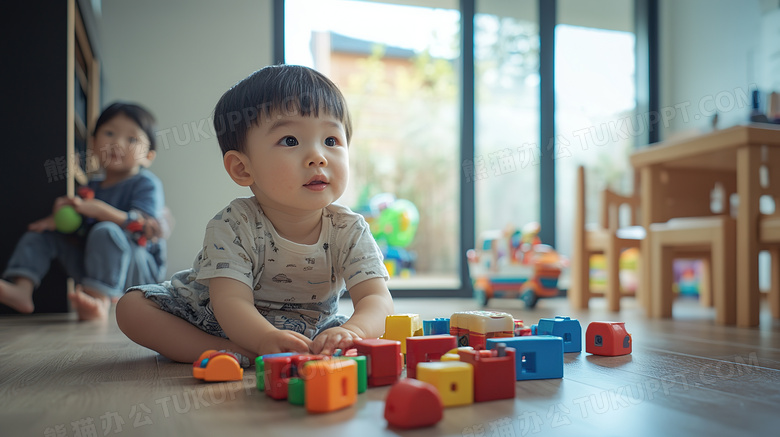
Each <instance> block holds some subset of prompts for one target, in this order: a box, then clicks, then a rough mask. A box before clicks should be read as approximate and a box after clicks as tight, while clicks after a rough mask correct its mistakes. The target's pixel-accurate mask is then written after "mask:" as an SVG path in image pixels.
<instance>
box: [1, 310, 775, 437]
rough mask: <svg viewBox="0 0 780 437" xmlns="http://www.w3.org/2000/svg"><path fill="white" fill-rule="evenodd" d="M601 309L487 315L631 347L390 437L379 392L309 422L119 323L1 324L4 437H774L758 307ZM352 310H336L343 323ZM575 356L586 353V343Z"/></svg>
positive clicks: (771, 369) (48, 318)
mask: <svg viewBox="0 0 780 437" xmlns="http://www.w3.org/2000/svg"><path fill="white" fill-rule="evenodd" d="M623 306H624V310H622V311H621V312H620V313H608V312H606V311H605V310H604V302H603V301H601V300H600V299H595V300H594V301H593V304H592V309H591V310H590V311H588V312H574V311H571V310H569V307H568V304H567V302H566V300H564V299H550V300H543V301H541V302H540V303H539V305H538V306H537V308H536V309H535V310H534V311H527V310H525V309H524V308H523V306H522V303H521V302H519V301H514V300H498V299H497V300H493V301H491V304H490V308H491V309H497V310H504V311H507V312H509V313H511V314H512V315H514V316H515V318H521V319H523V320H525V322H526V324H530V323H535V322H537V321H538V319H539V318H540V317H553V316H555V315H570V316H572V317H575V318H577V319H579V320H580V322H581V323H582V325H583V333H584V331H585V327H586V326H587V323H589V322H590V321H595V320H608V321H625V322H626V327H627V329H628V331H629V332H630V333H631V334H632V336H633V341H634V352H633V354H631V355H628V356H623V357H612V358H608V357H598V356H592V355H589V354H586V353H585V352H584V351H583V352H582V353H572V354H566V355H565V358H564V359H565V365H564V377H563V379H556V380H542V381H523V382H518V383H517V395H516V398H515V399H514V400H504V401H493V402H486V403H480V404H474V405H470V406H465V407H457V408H448V409H445V411H444V419H443V420H442V422H440V423H439V424H438V425H437V426H436V427H433V428H427V429H422V430H416V431H408V432H401V431H398V430H394V429H390V428H388V427H387V423H386V422H385V421H384V419H383V408H384V397H385V395H386V394H387V391H388V388H387V387H380V388H371V389H369V390H368V391H367V392H366V393H364V394H361V395H360V396H359V397H358V403H357V404H356V405H355V406H353V407H350V408H348V409H345V410H342V411H339V412H335V413H329V414H321V415H309V414H307V413H306V412H305V411H304V410H303V409H302V408H301V407H295V406H291V405H290V404H288V403H287V402H286V401H273V400H271V399H270V398H267V397H266V396H265V395H264V394H262V393H259V392H258V391H257V390H256V389H255V377H254V369H250V371H248V372H246V373H245V377H244V380H243V382H241V383H238V382H234V383H203V382H201V381H199V380H196V379H194V378H192V376H191V365H190V364H179V363H172V362H170V361H168V360H166V359H164V358H162V357H160V356H158V355H157V354H155V353H153V352H152V351H150V350H147V349H144V348H142V347H140V346H137V345H135V344H133V343H131V342H130V341H129V340H128V339H127V338H126V337H124V335H123V334H122V333H121V332H120V331H119V330H118V329H117V327H116V323H115V322H114V321H113V319H112V320H111V321H109V322H108V323H106V324H98V323H79V322H76V321H75V319H74V318H73V316H72V315H38V316H6V317H2V318H0V435H2V436H103V435H121V436H136V435H139V436H140V435H148V436H166V435H171V436H173V435H175V436H222V435H227V436H230V435H240V436H243V435H263V436H266V435H280V436H281V435H285V436H298V435H300V436H303V435H316V436H317V437H319V436H340V437H343V436H353V435H359V436H361V437H365V436H373V435H425V436H429V435H457V436H526V435H566V436H600V437H601V436H627V435H631V436H645V435H646V436H651V435H653V436H657V435H670V436H689V435H690V436H700V435H707V436H729V437H733V436H742V435H764V436H772V435H775V436H776V435H779V433H780V431H778V430H780V321H778V320H773V319H771V317H770V316H769V313H768V310H767V309H763V311H762V319H761V325H760V327H758V328H753V329H742V328H735V327H723V326H716V325H714V324H713V322H712V320H713V318H714V314H713V311H712V310H711V309H708V308H702V307H700V306H699V305H698V303H697V302H696V301H692V300H678V301H677V302H676V303H675V307H674V315H675V318H674V319H671V320H648V319H647V318H646V317H645V316H644V312H643V311H642V310H641V309H639V308H637V306H636V302H635V301H634V300H633V299H630V298H624V300H623ZM471 309H478V307H477V306H476V303H475V302H474V301H472V300H467V299H442V300H437V299H397V300H396V312H397V313H417V314H420V315H421V316H422V317H423V318H433V317H449V315H450V314H452V313H453V312H455V311H464V310H471ZM350 311H351V307H350V305H349V302H345V303H343V304H342V312H344V313H345V314H349V313H350ZM583 349H584V348H583Z"/></svg>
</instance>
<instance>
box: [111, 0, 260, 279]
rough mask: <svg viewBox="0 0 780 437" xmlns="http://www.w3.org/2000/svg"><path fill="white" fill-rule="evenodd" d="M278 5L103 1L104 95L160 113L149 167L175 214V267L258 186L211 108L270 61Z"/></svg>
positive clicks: (244, 0)
mask: <svg viewBox="0 0 780 437" xmlns="http://www.w3.org/2000/svg"><path fill="white" fill-rule="evenodd" d="M271 12H272V7H271V1H270V0H262V1H258V0H227V1H219V2H216V1H211V0H165V1H156V0H133V1H127V0H104V1H103V3H102V18H100V20H99V22H100V34H101V55H102V68H103V77H104V83H103V85H104V87H103V101H104V103H106V104H107V103H109V102H111V101H113V100H116V99H123V100H132V101H137V102H139V103H141V104H143V105H145V106H146V107H148V108H149V109H150V110H151V111H152V112H153V113H154V114H155V115H156V117H157V120H158V129H159V131H158V138H157V140H158V155H157V159H156V160H155V162H154V164H153V165H152V167H151V170H152V171H153V172H154V173H155V174H157V175H158V176H159V177H160V179H161V180H162V182H163V184H164V186H165V195H166V200H167V202H166V203H167V204H168V207H169V208H170V209H171V211H172V213H173V215H174V218H175V219H176V225H175V228H174V232H173V235H172V236H171V239H170V240H169V245H168V248H169V252H168V261H169V266H168V273H169V274H170V273H173V272H176V271H179V270H182V269H184V268H187V267H189V266H191V265H192V261H193V259H194V258H195V255H196V254H197V252H198V250H199V249H200V246H201V243H202V241H203V233H204V229H205V225H206V223H207V222H208V220H209V219H211V217H213V216H214V214H215V213H216V212H217V211H218V210H219V209H221V208H222V207H224V206H225V205H227V204H228V202H230V200H232V199H233V198H235V197H240V196H249V195H251V193H250V192H249V190H248V189H246V188H242V187H239V186H237V185H236V184H235V183H234V182H233V181H232V180H231V179H230V178H229V177H228V176H227V173H226V172H225V170H224V168H223V167H222V154H221V152H220V150H219V146H218V145H217V140H216V137H215V136H214V134H213V127H212V125H211V114H212V111H213V109H214V105H215V104H216V103H217V100H218V99H219V97H220V96H221V95H222V93H224V92H225V91H226V90H227V89H228V88H229V87H230V86H231V85H233V84H234V83H235V82H237V81H238V80H240V79H242V78H244V77H246V76H247V75H248V74H249V73H251V72H252V71H254V70H257V69H258V68H261V67H263V66H265V65H268V64H270V63H272V44H273V42H272V36H271V35H272V26H271V24H272V17H271V15H272V14H271ZM193 126H194V129H193ZM199 127H200V129H202V131H205V135H204V134H203V133H202V131H201V133H198V132H199V130H198V128H199ZM166 141H167V146H166Z"/></svg>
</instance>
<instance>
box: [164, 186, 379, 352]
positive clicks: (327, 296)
mask: <svg viewBox="0 0 780 437" xmlns="http://www.w3.org/2000/svg"><path fill="white" fill-rule="evenodd" d="M180 273H184V272H180ZM177 276H178V277H179V278H180V279H181V280H180V281H176V277H177ZM185 276H186V277H187V278H189V280H188V279H185ZM217 277H223V278H224V277H227V278H233V279H236V280H238V281H241V282H243V283H244V284H246V285H247V286H249V287H250V288H251V289H252V290H253V293H254V303H255V307H256V308H257V309H258V311H259V312H260V313H261V314H263V315H264V316H265V317H266V318H267V319H269V321H270V322H271V323H272V324H274V325H275V326H276V327H277V328H279V329H289V330H293V331H296V332H300V333H302V334H304V335H307V336H308V337H313V336H314V335H315V334H316V333H317V332H318V331H320V330H321V329H322V328H323V326H326V325H328V322H329V319H331V318H332V317H334V316H335V315H336V312H337V311H338V299H339V297H341V295H342V294H343V293H344V292H345V291H346V290H348V289H350V288H351V287H353V286H355V284H358V283H360V282H362V281H365V280H367V279H371V278H384V279H385V280H387V279H388V273H387V270H386V269H385V266H384V263H383V262H382V253H381V251H380V250H379V248H378V247H377V245H376V242H375V241H374V238H373V236H372V235H371V231H370V229H369V226H368V224H367V223H366V221H365V220H364V219H363V217H362V216H361V215H360V214H356V213H354V212H352V211H351V210H350V209H349V208H346V207H344V206H341V205H336V204H332V205H330V206H328V207H326V208H324V209H323V211H322V231H321V233H320V237H319V240H318V241H317V243H315V244H313V245H304V244H298V243H294V242H292V241H289V240H287V239H285V238H283V237H281V236H279V234H277V232H276V230H275V229H274V227H273V225H272V224H271V222H270V221H269V220H268V218H267V217H266V216H265V215H264V214H263V211H262V209H261V207H260V204H259V203H257V200H256V199H255V198H254V197H250V198H239V199H235V200H233V201H232V202H231V203H230V205H228V206H227V207H226V208H225V209H223V210H222V211H221V212H219V213H218V214H217V215H216V216H215V217H214V218H213V219H212V220H211V221H209V223H208V225H207V227H206V235H205V237H204V240H203V248H202V250H201V251H200V253H199V254H198V256H197V258H196V259H195V262H194V263H193V267H192V270H190V271H189V272H187V274H186V275H181V274H177V275H175V276H174V278H173V279H172V281H171V282H172V284H170V285H169V286H173V287H175V288H178V290H177V292H176V295H178V296H189V297H190V299H191V302H190V304H191V305H193V306H203V305H207V306H208V307H209V308H208V310H211V308H210V302H209V301H210V299H209V297H208V296H207V294H208V292H209V291H208V283H209V279H211V278H217ZM181 288H186V289H188V290H183V289H181ZM193 309H194V308H193Z"/></svg>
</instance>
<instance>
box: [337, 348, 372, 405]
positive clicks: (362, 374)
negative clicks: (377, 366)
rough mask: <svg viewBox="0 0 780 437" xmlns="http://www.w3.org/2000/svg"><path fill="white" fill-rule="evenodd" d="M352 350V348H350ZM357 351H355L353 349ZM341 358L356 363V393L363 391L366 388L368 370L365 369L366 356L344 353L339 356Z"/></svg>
mask: <svg viewBox="0 0 780 437" xmlns="http://www.w3.org/2000/svg"><path fill="white" fill-rule="evenodd" d="M350 350H354V349H350ZM355 353H357V351H355ZM340 358H341V359H343V360H352V361H354V362H355V364H357V387H358V389H357V390H358V394H360V393H363V392H364V391H366V389H367V388H368V370H367V369H366V361H367V357H366V356H365V355H355V356H351V355H344V356H342V357H340Z"/></svg>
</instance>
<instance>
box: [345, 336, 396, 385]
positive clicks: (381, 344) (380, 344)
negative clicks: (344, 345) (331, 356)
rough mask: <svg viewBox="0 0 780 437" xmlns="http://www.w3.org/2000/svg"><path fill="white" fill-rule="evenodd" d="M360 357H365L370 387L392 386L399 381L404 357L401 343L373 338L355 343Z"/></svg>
mask: <svg viewBox="0 0 780 437" xmlns="http://www.w3.org/2000/svg"><path fill="white" fill-rule="evenodd" d="M354 346H355V349H357V353H358V355H365V356H366V357H368V358H367V359H366V361H367V362H366V371H367V373H368V386H369V387H377V386H381V385H390V384H392V383H394V382H396V381H397V380H398V377H399V376H401V370H403V363H404V355H403V354H402V353H401V342H400V341H396V340H384V339H379V338H373V339H368V340H356V341H355V342H354Z"/></svg>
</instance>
